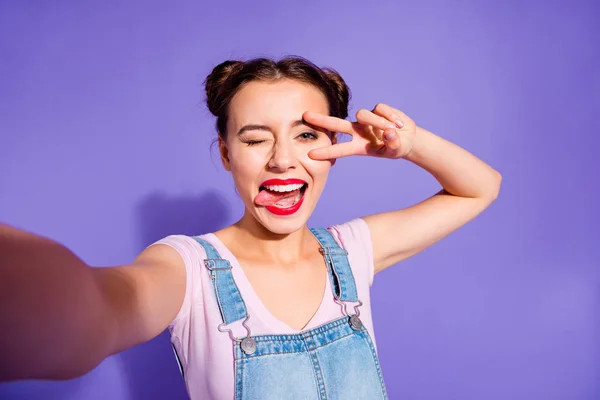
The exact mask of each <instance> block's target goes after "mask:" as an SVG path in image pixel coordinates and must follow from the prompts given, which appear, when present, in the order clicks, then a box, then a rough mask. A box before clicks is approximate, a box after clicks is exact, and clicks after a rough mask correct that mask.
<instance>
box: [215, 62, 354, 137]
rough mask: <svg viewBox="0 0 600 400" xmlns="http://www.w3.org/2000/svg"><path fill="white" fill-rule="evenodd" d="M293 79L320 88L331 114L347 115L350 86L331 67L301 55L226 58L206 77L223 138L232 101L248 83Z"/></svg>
mask: <svg viewBox="0 0 600 400" xmlns="http://www.w3.org/2000/svg"><path fill="white" fill-rule="evenodd" d="M285 78H287V79H293V80H296V81H300V82H304V83H308V84H311V85H313V86H314V87H316V88H317V89H319V90H321V92H323V94H324V95H325V97H326V98H327V102H328V103H329V114H330V115H331V116H334V117H338V118H342V119H344V118H346V117H347V116H348V103H349V101H350V89H349V88H348V86H347V85H346V82H344V79H342V77H341V76H340V74H338V73H337V72H336V71H335V70H333V69H331V68H319V67H317V66H316V65H314V64H313V63H312V62H310V61H308V60H306V59H305V58H302V57H297V56H293V57H286V58H283V59H281V60H279V61H275V60H272V59H268V58H254V59H252V60H249V61H231V60H229V61H224V62H222V63H221V64H219V65H217V66H216V67H215V68H214V69H213V70H212V72H211V73H210V74H209V75H208V77H207V78H206V81H205V82H204V84H205V90H206V104H207V106H208V109H209V110H210V112H211V113H212V114H213V115H214V116H216V117H217V123H216V127H217V132H218V134H219V136H220V137H221V138H222V139H225V137H226V135H227V120H228V117H229V103H230V102H231V99H233V96H235V94H236V93H237V92H238V91H239V90H240V89H241V88H242V86H243V85H244V84H246V83H248V82H251V81H254V80H260V81H274V80H279V79H285Z"/></svg>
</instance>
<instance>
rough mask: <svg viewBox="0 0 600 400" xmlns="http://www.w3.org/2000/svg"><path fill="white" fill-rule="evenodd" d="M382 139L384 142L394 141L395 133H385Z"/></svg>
mask: <svg viewBox="0 0 600 400" xmlns="http://www.w3.org/2000/svg"><path fill="white" fill-rule="evenodd" d="M383 137H384V138H385V140H392V139H396V132H394V131H386V132H385V133H384V134H383Z"/></svg>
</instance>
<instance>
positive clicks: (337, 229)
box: [327, 218, 374, 285]
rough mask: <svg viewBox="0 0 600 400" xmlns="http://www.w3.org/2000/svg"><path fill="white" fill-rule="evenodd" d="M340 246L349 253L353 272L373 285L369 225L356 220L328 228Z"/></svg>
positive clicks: (360, 219) (362, 220) (371, 246)
mask: <svg viewBox="0 0 600 400" xmlns="http://www.w3.org/2000/svg"><path fill="white" fill-rule="evenodd" d="M327 230H328V231H329V233H331V235H332V236H333V238H334V239H335V240H336V241H337V242H338V244H339V245H340V246H341V247H342V248H343V249H344V250H346V251H347V252H348V258H349V261H350V265H351V266H352V270H353V271H354V272H355V273H358V274H361V275H363V276H364V277H366V279H367V280H368V282H369V285H371V284H372V283H373V277H374V264H373V243H372V241H371V232H370V230H369V225H367V223H366V222H365V220H364V219H362V218H355V219H353V220H350V221H348V222H344V223H342V224H337V225H332V226H330V227H328V228H327Z"/></svg>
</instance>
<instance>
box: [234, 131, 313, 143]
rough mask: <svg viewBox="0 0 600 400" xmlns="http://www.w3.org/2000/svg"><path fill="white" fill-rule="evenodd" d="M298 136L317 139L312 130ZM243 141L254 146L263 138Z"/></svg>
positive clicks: (305, 138)
mask: <svg viewBox="0 0 600 400" xmlns="http://www.w3.org/2000/svg"><path fill="white" fill-rule="evenodd" d="M306 135H309V136H310V137H306ZM298 137H301V138H302V140H316V139H318V137H317V135H316V134H314V133H313V132H303V133H301V134H300V135H298ZM242 141H243V142H244V143H246V145H248V146H255V145H257V144H261V143H262V142H264V140H242Z"/></svg>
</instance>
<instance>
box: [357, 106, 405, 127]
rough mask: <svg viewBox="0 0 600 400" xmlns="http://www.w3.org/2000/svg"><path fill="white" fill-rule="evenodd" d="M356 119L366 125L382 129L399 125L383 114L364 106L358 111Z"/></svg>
mask: <svg viewBox="0 0 600 400" xmlns="http://www.w3.org/2000/svg"><path fill="white" fill-rule="evenodd" d="M356 121H357V122H359V123H361V124H364V125H371V126H372V127H373V128H375V129H380V130H382V131H384V130H386V129H394V128H397V126H395V125H394V124H393V123H392V122H391V121H389V120H387V119H386V118H384V117H382V116H379V115H376V114H374V113H372V112H371V111H368V110H365V109H364V108H363V109H361V110H358V112H357V113H356Z"/></svg>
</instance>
